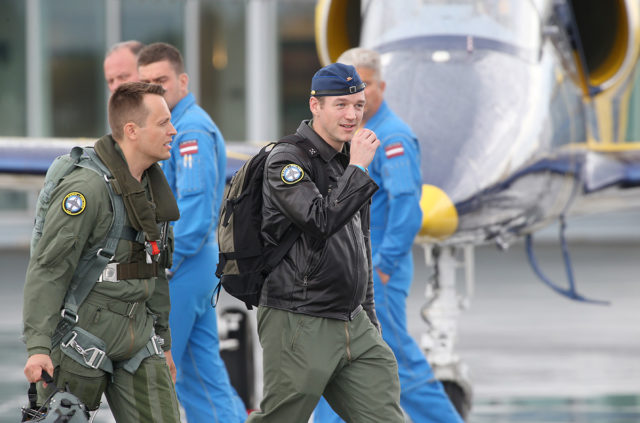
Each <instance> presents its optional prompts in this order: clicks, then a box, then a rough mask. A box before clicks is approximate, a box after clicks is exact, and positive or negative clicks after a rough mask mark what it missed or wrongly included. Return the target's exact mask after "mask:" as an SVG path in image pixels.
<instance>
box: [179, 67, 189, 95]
mask: <svg viewBox="0 0 640 423" xmlns="http://www.w3.org/2000/svg"><path fill="white" fill-rule="evenodd" d="M178 83H179V84H180V91H181V92H182V93H183V94H184V95H187V92H188V90H189V75H187V74H186V73H184V72H182V73H181V74H180V75H178Z"/></svg>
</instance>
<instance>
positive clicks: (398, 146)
mask: <svg viewBox="0 0 640 423" xmlns="http://www.w3.org/2000/svg"><path fill="white" fill-rule="evenodd" d="M384 154H385V156H387V159H391V158H393V157H398V156H402V155H403V154H404V146H403V145H402V143H401V142H397V143H393V144H389V145H388V146H386V147H385V148H384Z"/></svg>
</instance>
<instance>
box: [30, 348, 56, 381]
mask: <svg viewBox="0 0 640 423" xmlns="http://www.w3.org/2000/svg"><path fill="white" fill-rule="evenodd" d="M43 370H44V371H46V372H47V373H49V374H50V375H51V376H52V377H53V362H52V361H51V357H49V356H48V355H47V354H34V355H32V356H31V357H29V359H28V360H27V364H25V366H24V375H25V376H26V377H27V380H28V381H29V383H36V382H37V381H39V380H41V379H42V371H43ZM44 386H45V387H46V386H47V384H46V383H44Z"/></svg>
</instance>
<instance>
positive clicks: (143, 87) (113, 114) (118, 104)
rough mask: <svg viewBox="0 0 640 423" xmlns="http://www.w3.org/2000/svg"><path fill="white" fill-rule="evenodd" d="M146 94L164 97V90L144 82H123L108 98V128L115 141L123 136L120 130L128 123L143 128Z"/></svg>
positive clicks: (145, 117)
mask: <svg viewBox="0 0 640 423" xmlns="http://www.w3.org/2000/svg"><path fill="white" fill-rule="evenodd" d="M147 94H155V95H159V96H161V97H162V96H163V95H164V88H162V86H160V85H156V84H147V83H146V82H125V83H124V84H122V85H120V86H119V87H118V88H116V90H115V91H114V92H113V94H112V95H111V98H109V107H108V110H109V126H110V127H111V134H112V136H113V138H114V139H115V140H116V141H120V140H121V139H122V137H123V136H124V134H123V130H122V128H123V127H124V125H126V124H127V123H128V122H134V123H135V124H136V125H138V126H144V123H145V120H146V119H147V115H148V114H149V111H148V110H147V108H146V107H145V105H144V96H145V95H147Z"/></svg>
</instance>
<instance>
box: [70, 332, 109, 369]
mask: <svg viewBox="0 0 640 423" xmlns="http://www.w3.org/2000/svg"><path fill="white" fill-rule="evenodd" d="M77 337H78V332H76V331H75V330H74V331H72V332H71V338H69V340H68V341H67V342H61V343H60V346H61V347H62V348H69V347H70V348H73V349H74V350H76V351H77V352H78V354H80V356H81V357H82V360H83V361H84V363H85V364H86V365H87V366H89V367H91V368H92V369H98V368H100V365H101V364H102V361H103V360H104V358H105V357H106V356H107V353H106V352H105V351H103V350H101V349H100V348H98V347H90V348H87V349H84V348H82V346H81V345H80V344H78V341H76V338H77ZM87 357H88V358H87Z"/></svg>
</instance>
